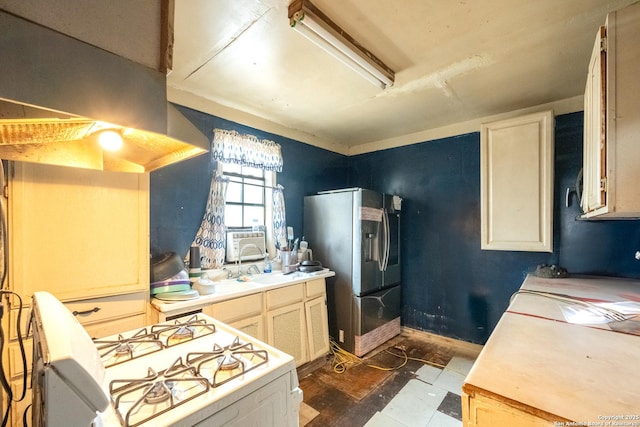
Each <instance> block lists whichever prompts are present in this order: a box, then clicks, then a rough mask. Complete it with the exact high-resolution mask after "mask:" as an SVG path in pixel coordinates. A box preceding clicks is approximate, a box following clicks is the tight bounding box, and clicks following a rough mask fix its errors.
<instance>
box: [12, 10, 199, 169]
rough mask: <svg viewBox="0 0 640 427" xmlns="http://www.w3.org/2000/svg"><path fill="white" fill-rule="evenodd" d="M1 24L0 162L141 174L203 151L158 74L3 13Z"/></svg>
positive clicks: (197, 132) (196, 132) (195, 131)
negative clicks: (105, 144) (105, 140)
mask: <svg viewBox="0 0 640 427" xmlns="http://www.w3.org/2000/svg"><path fill="white" fill-rule="evenodd" d="M0 28H2V31H1V32H0V58H2V60H1V61H0V76H2V78H0V159H7V160H16V161H26V162H36V163H47V164H54V165H61V166H72V167H80V168H88V169H98V170H109V171H119V172H139V173H143V172H149V171H152V170H154V169H157V168H160V167H162V166H166V165H168V164H171V163H175V162H178V161H180V160H184V159H188V158H191V157H194V156H197V155H199V154H203V153H205V152H207V151H208V150H209V141H208V139H207V138H206V137H205V136H204V135H203V134H202V133H201V132H200V131H199V130H198V129H197V128H196V127H195V126H194V125H193V124H192V123H191V122H190V121H189V120H188V119H187V118H186V117H184V116H183V115H182V114H181V113H180V112H179V111H178V110H177V109H176V108H175V107H174V106H173V105H171V104H170V103H168V102H167V96H166V94H167V89H166V76H165V75H164V74H162V73H160V72H158V71H155V70H152V69H149V68H147V67H145V66H143V65H140V64H137V63H135V62H132V61H129V60H127V59H125V58H122V57H119V56H117V55H115V54H112V53H110V52H107V51H105V50H102V49H100V48H97V47H95V46H92V45H89V44H87V43H84V42H82V41H79V40H76V39H74V38H72V37H69V36H66V35H64V34H61V33H58V32H56V31H53V30H51V29H48V28H46V27H42V26H40V25H37V24H34V23H32V22H29V21H26V20H24V19H22V18H19V17H16V16H14V15H11V14H8V13H6V12H3V11H0ZM107 129H109V130H115V131H117V132H118V133H119V134H120V135H121V136H122V139H123V146H122V148H121V149H120V150H118V151H113V152H111V151H107V150H105V149H103V148H101V146H100V145H99V144H98V143H97V135H98V134H99V133H100V132H101V131H103V130H107Z"/></svg>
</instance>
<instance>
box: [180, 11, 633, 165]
mask: <svg viewBox="0 0 640 427" xmlns="http://www.w3.org/2000/svg"><path fill="white" fill-rule="evenodd" d="M635 1H637V0H611V1H605V0H535V1H531V0H482V1H481V0H457V1H452V0H402V1H397V0H395V1H392V0H386V1H383V0H339V1H338V0H313V3H314V4H315V5H316V6H317V7H318V8H319V9H321V10H322V11H323V12H324V13H325V14H326V15H328V16H329V17H330V18H331V19H332V20H333V21H334V22H336V23H337V24H338V25H339V26H340V27H342V29H344V30H345V31H346V32H348V33H349V34H350V35H351V36H352V37H354V38H355V39H356V40H357V41H359V42H360V43H361V44H362V45H363V46H365V47H366V48H367V49H369V50H370V51H371V52H373V53H374V54H375V55H376V56H378V57H379V58H380V59H381V60H382V61H384V62H385V63H386V64H387V65H388V66H389V67H391V68H392V69H393V70H394V71H395V72H396V82H395V84H394V85H393V86H392V87H389V88H387V89H385V90H381V89H379V88H377V87H375V86H373V85H371V84H370V83H368V82H367V81H366V80H364V79H362V78H361V77H360V76H358V75H357V74H356V73H355V72H353V71H352V70H351V69H349V68H347V67H346V66H344V65H343V64H342V63H340V62H338V61H337V60H336V59H334V58H333V57H331V56H329V55H328V54H327V53H325V52H324V51H323V50H321V49H320V48H318V47H316V46H315V45H314V44H312V43H311V42H309V41H308V40H307V39H306V38H304V37H303V36H301V35H300V34H299V33H297V32H296V31H294V30H293V29H291V28H290V26H289V20H288V17H287V8H288V4H289V2H290V0H215V1H211V0H189V1H176V2H175V44H174V55H173V71H172V72H171V73H170V74H169V76H168V86H169V91H168V95H169V99H170V100H171V101H174V102H177V103H179V104H182V105H186V106H188V107H192V108H195V109H198V110H200V111H205V112H209V113H212V114H215V115H218V116H220V117H223V118H227V119H230V120H233V121H236V122H239V123H243V124H246V125H249V126H253V127H256V128H260V129H263V130H267V131H270V132H274V133H278V134H280V135H284V136H287V137H291V138H294V139H297V140H300V141H303V142H307V143H311V144H314V145H318V146H322V147H325V148H328V149H332V150H334V151H337V152H342V153H344V154H356V153H359V152H366V151H372V150H375V149H379V148H385V147H389V146H395V145H401V144H407V143H414V142H421V141H425V140H427V139H429V137H430V136H438V135H443V136H447V135H446V134H447V133H450V134H456V132H458V133H461V131H464V130H465V129H468V130H467V131H470V130H478V128H479V127H478V124H479V123H480V122H481V121H482V120H485V119H487V118H490V117H494V116H496V115H501V114H504V113H508V112H513V111H515V110H522V109H525V111H526V109H531V108H534V109H535V108H538V109H539V108H541V107H539V106H541V105H543V104H550V105H549V106H551V107H553V108H554V109H555V111H556V112H557V113H563V112H568V111H576V110H581V107H580V105H581V102H582V100H581V95H582V93H583V91H584V85H585V80H586V69H587V65H588V61H589V57H590V52H591V49H592V47H593V42H594V39H595V33H596V30H597V28H598V27H599V26H600V25H601V24H603V23H604V20H605V17H606V14H607V13H608V12H609V11H613V10H617V9H620V8H622V7H624V6H626V5H628V4H631V3H634V2H635ZM460 124H467V125H466V127H465V126H460ZM434 130H436V132H435V133H433V131H434ZM437 130H440V132H437ZM430 132H431V133H430Z"/></svg>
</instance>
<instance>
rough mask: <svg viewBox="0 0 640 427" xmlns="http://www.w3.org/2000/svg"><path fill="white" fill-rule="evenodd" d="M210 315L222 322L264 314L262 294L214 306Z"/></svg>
mask: <svg viewBox="0 0 640 427" xmlns="http://www.w3.org/2000/svg"><path fill="white" fill-rule="evenodd" d="M207 311H208V310H207ZM209 313H210V314H211V315H212V316H213V317H214V318H216V319H218V320H219V321H221V322H230V321H233V320H236V319H243V318H245V317H250V316H255V315H258V314H262V293H258V294H253V295H247V296H246V297H240V298H234V299H232V300H228V301H222V302H219V303H216V304H213V306H212V307H211V311H210V312H209ZM209 313H207V314H209Z"/></svg>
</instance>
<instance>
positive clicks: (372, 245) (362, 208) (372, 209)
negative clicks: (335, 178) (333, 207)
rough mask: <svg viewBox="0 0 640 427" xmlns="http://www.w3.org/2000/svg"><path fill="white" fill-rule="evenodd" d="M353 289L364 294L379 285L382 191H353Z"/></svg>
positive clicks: (381, 260) (382, 235)
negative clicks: (354, 232) (354, 233)
mask: <svg viewBox="0 0 640 427" xmlns="http://www.w3.org/2000/svg"><path fill="white" fill-rule="evenodd" d="M354 198H355V201H354V204H353V206H354V212H353V218H354V222H355V226H354V230H356V233H358V234H357V235H356V236H355V237H356V238H355V239H354V244H355V245H356V247H354V251H353V256H354V277H353V293H354V294H355V295H364V294H367V293H370V292H375V291H377V290H378V289H380V288H381V287H382V269H383V262H384V259H383V255H384V254H383V253H382V251H381V247H382V240H383V237H384V233H383V211H382V194H380V193H376V192H374V191H371V190H362V189H361V190H358V191H357V192H355V193H354Z"/></svg>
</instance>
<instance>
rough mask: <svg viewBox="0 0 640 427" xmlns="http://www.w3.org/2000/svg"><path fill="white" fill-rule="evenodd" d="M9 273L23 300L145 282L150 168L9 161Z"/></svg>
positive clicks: (113, 291)
mask: <svg viewBox="0 0 640 427" xmlns="http://www.w3.org/2000/svg"><path fill="white" fill-rule="evenodd" d="M12 167H13V172H12V174H11V176H10V192H9V202H8V205H9V232H10V233H9V243H10V245H11V246H10V247H11V252H10V253H11V255H12V256H11V258H10V263H11V264H10V266H11V269H10V276H9V280H10V283H11V286H12V288H13V290H14V291H16V292H17V293H19V294H21V295H22V296H23V298H24V299H25V300H29V299H30V297H31V295H32V294H33V292H34V291H37V290H47V291H50V292H51V293H53V294H54V295H55V296H56V297H57V298H58V299H61V300H72V299H79V298H87V297H93V296H103V295H117V294H120V293H123V292H134V291H138V290H140V291H148V289H149V174H133V173H116V172H102V171H93V170H84V169H76V168H65V167H59V166H49V165H41V164H32V163H24V162H15V163H12Z"/></svg>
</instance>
